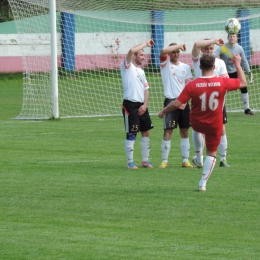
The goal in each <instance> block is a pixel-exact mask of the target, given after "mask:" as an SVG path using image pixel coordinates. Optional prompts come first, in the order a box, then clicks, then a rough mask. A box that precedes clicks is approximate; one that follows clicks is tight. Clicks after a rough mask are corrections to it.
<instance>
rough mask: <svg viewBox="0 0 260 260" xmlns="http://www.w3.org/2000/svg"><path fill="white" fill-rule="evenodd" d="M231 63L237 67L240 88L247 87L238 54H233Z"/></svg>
mask: <svg viewBox="0 0 260 260" xmlns="http://www.w3.org/2000/svg"><path fill="white" fill-rule="evenodd" d="M233 63H234V65H235V66H236V69H237V76H238V78H239V79H240V80H241V83H240V88H245V87H247V82H246V76H245V74H244V71H243V69H242V67H241V65H240V64H241V57H240V55H239V54H234V55H233Z"/></svg>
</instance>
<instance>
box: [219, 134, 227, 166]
mask: <svg viewBox="0 0 260 260" xmlns="http://www.w3.org/2000/svg"><path fill="white" fill-rule="evenodd" d="M218 151H219V154H220V161H223V160H226V156H227V136H226V135H222V136H221V139H220V143H219V146H218Z"/></svg>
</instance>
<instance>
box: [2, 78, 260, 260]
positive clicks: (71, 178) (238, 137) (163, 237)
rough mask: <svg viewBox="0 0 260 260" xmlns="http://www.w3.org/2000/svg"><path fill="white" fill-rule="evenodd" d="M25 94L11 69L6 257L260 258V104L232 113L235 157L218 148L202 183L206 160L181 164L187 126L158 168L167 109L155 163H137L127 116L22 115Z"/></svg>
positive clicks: (5, 126)
mask: <svg viewBox="0 0 260 260" xmlns="http://www.w3.org/2000/svg"><path fill="white" fill-rule="evenodd" d="M21 96H22V79H21V75H19V74H18V75H12V76H11V75H9V76H8V75H7V76H3V75H2V76H1V79H0V111H1V115H0V134H1V150H0V154H1V156H0V169H1V170H0V176H1V188H0V195H1V196H0V206H1V214H0V223H1V228H0V245H1V247H0V259H17V260H18V259H19V260H20V259H34V260H35V259H95V260H96V259H113V260H114V259H141V260H143V259H149V260H151V259H236V260H237V259H258V258H259V255H260V249H259V242H260V237H259V231H260V222H259V213H260V209H259V206H258V204H259V197H260V196H259V194H260V192H259V181H260V176H259V169H260V162H259V158H258V154H259V140H258V136H259V133H258V131H259V124H260V116H259V113H256V115H255V116H251V117H250V116H245V115H244V114H242V113H229V114H228V118H229V123H228V124H227V137H228V144H229V149H228V163H229V164H230V165H231V167H230V168H220V167H219V166H218V164H219V158H217V159H218V161H217V164H216V166H215V169H214V171H213V174H212V176H211V177H210V179H209V182H208V185H207V191H206V192H205V193H200V192H197V184H198V181H199V179H200V176H201V170H198V169H182V168H181V167H180V166H181V154H180V148H179V143H180V141H179V134H178V130H177V131H175V132H174V135H173V138H172V149H171V153H170V160H169V168H167V169H159V168H158V166H159V164H160V162H161V153H160V145H161V138H162V122H161V120H160V119H159V118H157V117H153V118H152V119H153V123H154V125H155V128H154V129H153V130H152V131H151V156H150V159H151V162H152V163H153V165H154V166H155V168H154V169H141V168H140V169H139V170H138V171H130V170H127V169H126V168H125V165H126V162H125V154H124V138H125V133H124V127H123V119H122V118H121V117H106V118H84V119H62V120H54V121H53V120H46V121H21V120H13V119H12V118H14V117H15V116H17V115H18V114H19V112H20V109H21V103H22V97H21ZM190 141H191V140H190ZM139 143H140V135H138V137H137V142H136V144H135V155H134V157H135V161H136V163H137V164H139V163H140V158H141V155H140V144H139ZM191 151H192V152H191V157H192V155H193V145H192V141H191Z"/></svg>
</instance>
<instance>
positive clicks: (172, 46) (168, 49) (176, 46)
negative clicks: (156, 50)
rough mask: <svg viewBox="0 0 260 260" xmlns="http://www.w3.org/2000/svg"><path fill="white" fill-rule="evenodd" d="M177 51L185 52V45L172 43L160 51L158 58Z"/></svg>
mask: <svg viewBox="0 0 260 260" xmlns="http://www.w3.org/2000/svg"><path fill="white" fill-rule="evenodd" d="M178 50H182V51H186V45H185V43H181V44H176V43H172V44H170V45H169V46H167V47H165V48H163V49H162V50H161V53H160V57H166V56H167V55H168V53H171V52H173V51H178Z"/></svg>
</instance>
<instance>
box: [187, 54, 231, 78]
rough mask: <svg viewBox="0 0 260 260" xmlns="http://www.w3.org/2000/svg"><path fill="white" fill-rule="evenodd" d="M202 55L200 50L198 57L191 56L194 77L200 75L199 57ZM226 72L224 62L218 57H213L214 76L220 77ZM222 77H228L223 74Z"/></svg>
mask: <svg viewBox="0 0 260 260" xmlns="http://www.w3.org/2000/svg"><path fill="white" fill-rule="evenodd" d="M201 56H202V52H200V54H199V56H198V57H193V56H192V65H193V70H194V74H195V78H199V77H201V69H200V58H201ZM225 74H227V68H226V65H225V62H224V61H223V60H221V59H219V58H216V59H215V69H214V76H217V77H222V76H224V75H225ZM224 77H228V75H225V76H224Z"/></svg>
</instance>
